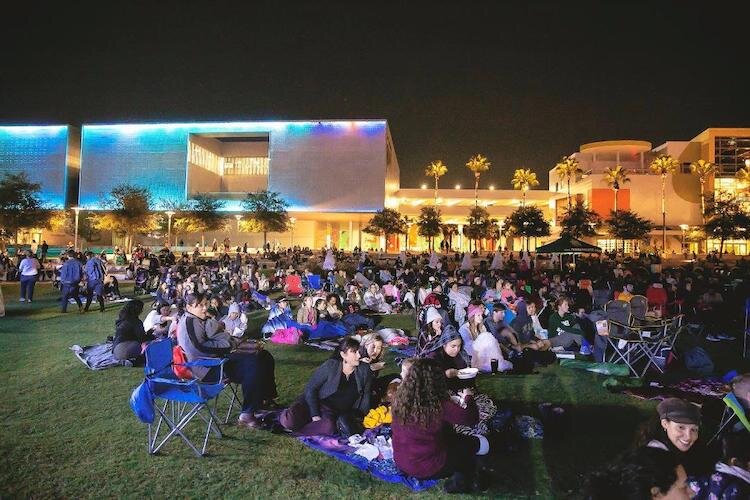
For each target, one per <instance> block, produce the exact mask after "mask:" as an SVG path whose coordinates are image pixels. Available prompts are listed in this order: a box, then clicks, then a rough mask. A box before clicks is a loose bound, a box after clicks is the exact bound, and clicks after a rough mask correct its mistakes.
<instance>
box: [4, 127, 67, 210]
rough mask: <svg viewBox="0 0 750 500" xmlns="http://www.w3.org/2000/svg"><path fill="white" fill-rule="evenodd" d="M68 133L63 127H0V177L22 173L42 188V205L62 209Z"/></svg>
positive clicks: (65, 180)
mask: <svg viewBox="0 0 750 500" xmlns="http://www.w3.org/2000/svg"><path fill="white" fill-rule="evenodd" d="M68 132H69V130H68V127H67V126H65V125H61V126H0V175H2V174H5V173H20V172H25V173H26V174H27V175H28V177H29V179H31V180H32V181H34V182H38V183H39V184H41V185H42V191H41V193H40V197H41V198H42V200H43V201H44V203H46V204H48V205H49V206H50V207H51V208H63V207H64V206H65V205H66V191H67V188H68V173H67V163H66V162H67V161H68ZM71 153H73V154H74V152H71ZM71 195H72V196H74V190H71ZM70 204H75V200H74V199H71V200H70Z"/></svg>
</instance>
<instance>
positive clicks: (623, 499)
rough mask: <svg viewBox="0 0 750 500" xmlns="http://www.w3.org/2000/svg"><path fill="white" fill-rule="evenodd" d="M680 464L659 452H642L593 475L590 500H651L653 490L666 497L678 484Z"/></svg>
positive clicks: (587, 487) (589, 481) (588, 487)
mask: <svg viewBox="0 0 750 500" xmlns="http://www.w3.org/2000/svg"><path fill="white" fill-rule="evenodd" d="M678 466H679V462H678V460H676V458H675V457H674V455H672V454H671V453H669V452H667V451H664V450H661V449H658V448H648V447H644V448H639V449H637V450H634V451H631V452H629V453H627V454H625V455H624V456H623V457H622V458H621V459H620V460H619V461H618V462H617V463H615V464H612V465H610V466H608V467H607V468H606V469H604V470H602V471H599V472H596V473H594V474H592V475H590V476H589V477H588V478H587V480H586V483H585V486H584V490H585V491H586V493H585V495H584V498H586V499H588V500H600V499H601V500H604V499H606V500H636V499H642V498H651V497H652V495H653V493H652V488H654V487H656V488H657V489H658V491H659V493H661V494H662V495H664V494H666V493H667V492H668V491H669V490H670V488H671V487H672V484H673V483H674V482H675V481H677V477H678V476H677V467H678Z"/></svg>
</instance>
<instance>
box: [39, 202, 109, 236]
mask: <svg viewBox="0 0 750 500" xmlns="http://www.w3.org/2000/svg"><path fill="white" fill-rule="evenodd" d="M75 219H76V218H75V215H73V213H72V212H71V211H70V210H52V211H51V214H50V219H49V221H48V223H47V228H49V229H50V230H52V231H54V232H56V233H65V234H73V233H75V230H76V229H75ZM95 221H96V215H95V214H94V213H89V214H88V215H87V216H85V217H79V220H78V233H79V234H80V235H81V236H82V237H83V238H84V239H85V240H86V241H89V242H90V241H97V240H99V239H100V238H101V234H100V232H99V231H98V230H97V229H96V226H95Z"/></svg>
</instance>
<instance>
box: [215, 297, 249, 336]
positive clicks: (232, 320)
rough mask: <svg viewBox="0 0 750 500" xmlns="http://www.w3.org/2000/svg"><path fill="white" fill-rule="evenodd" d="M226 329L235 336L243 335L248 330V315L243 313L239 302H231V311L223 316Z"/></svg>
mask: <svg viewBox="0 0 750 500" xmlns="http://www.w3.org/2000/svg"><path fill="white" fill-rule="evenodd" d="M221 321H222V322H223V323H224V330H225V331H226V332H228V333H229V334H230V335H232V336H233V337H242V336H243V335H245V331H246V330H247V316H245V315H244V314H241V312H240V305H239V304H238V303H237V302H232V303H231V304H229V312H228V313H227V315H226V316H224V317H223V318H221Z"/></svg>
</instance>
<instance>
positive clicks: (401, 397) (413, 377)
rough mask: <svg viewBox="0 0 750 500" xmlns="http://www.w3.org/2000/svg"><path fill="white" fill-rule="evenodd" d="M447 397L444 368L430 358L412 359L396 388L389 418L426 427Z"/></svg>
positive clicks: (437, 413)
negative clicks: (391, 416) (407, 370)
mask: <svg viewBox="0 0 750 500" xmlns="http://www.w3.org/2000/svg"><path fill="white" fill-rule="evenodd" d="M446 399H448V383H447V381H446V379H445V372H444V371H443V369H442V368H441V367H440V365H439V364H438V363H437V362H436V361H435V360H433V359H428V358H424V359H415V360H414V362H413V363H412V365H411V367H410V368H409V373H408V374H407V375H406V378H404V380H403V382H401V384H400V385H399V388H398V390H397V391H396V398H395V401H394V402H393V418H394V420H397V421H398V422H400V423H401V424H416V425H418V426H420V427H428V426H429V425H430V424H431V423H432V422H434V421H435V419H437V418H439V416H440V414H441V413H442V405H443V401H445V400H446Z"/></svg>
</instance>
